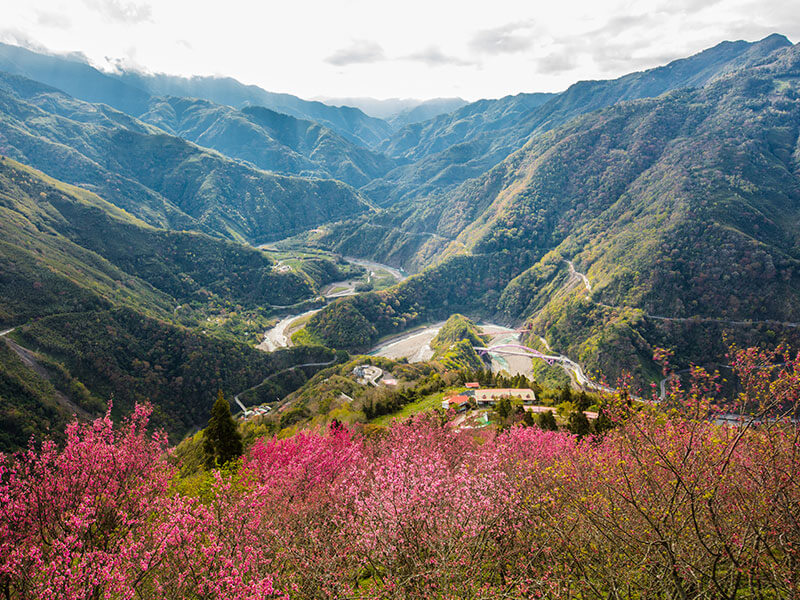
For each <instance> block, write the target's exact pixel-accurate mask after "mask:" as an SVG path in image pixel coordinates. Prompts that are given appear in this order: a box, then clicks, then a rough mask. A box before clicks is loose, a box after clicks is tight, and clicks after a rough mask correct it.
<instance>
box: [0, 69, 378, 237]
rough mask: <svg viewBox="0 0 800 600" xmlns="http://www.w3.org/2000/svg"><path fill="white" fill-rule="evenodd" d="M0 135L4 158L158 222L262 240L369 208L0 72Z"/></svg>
mask: <svg viewBox="0 0 800 600" xmlns="http://www.w3.org/2000/svg"><path fill="white" fill-rule="evenodd" d="M0 136H2V142H3V143H2V152H3V154H5V155H6V156H9V157H11V158H14V159H17V160H19V161H20V162H23V163H26V164H29V165H31V166H33V167H35V168H38V169H40V170H41V171H44V172H45V173H47V174H48V175H50V176H52V177H55V178H57V179H59V180H62V181H65V182H67V183H72V184H76V185H80V186H81V187H85V188H88V189H90V190H92V191H95V192H97V193H98V194H99V195H101V196H102V197H103V198H105V199H106V200H108V201H109V202H111V203H113V204H115V205H117V206H119V207H121V208H123V209H125V210H127V211H128V212H130V213H131V214H133V215H135V216H137V217H139V218H141V219H142V220H144V221H146V222H147V223H149V224H151V225H155V226H161V227H167V228H171V229H177V230H186V229H195V230H199V231H203V232H206V233H211V234H214V235H217V236H221V237H226V238H229V239H233V240H238V241H245V240H247V241H253V242H263V241H269V240H274V239H279V238H281V237H286V236H287V235H290V234H292V233H296V232H298V231H302V230H305V229H309V228H312V227H314V226H315V225H318V224H320V223H323V222H326V221H330V220H332V219H337V218H341V217H344V216H351V215H355V214H358V213H361V212H364V211H366V210H367V209H368V205H367V204H366V203H365V201H364V200H363V198H362V197H361V196H360V195H359V194H358V193H357V192H356V191H355V190H354V189H353V188H351V187H349V186H347V185H345V184H343V183H341V182H338V181H334V180H322V179H305V178H301V177H286V176H281V175H275V174H272V173H268V172H266V171H262V170H260V169H256V168H254V167H252V166H248V165H246V164H243V163H240V162H236V161H234V160H232V159H230V158H226V157H224V156H222V155H221V154H218V153H216V152H212V151H209V150H205V149H203V148H200V147H199V146H196V145H194V144H192V143H189V142H187V141H185V140H183V139H181V138H178V137H175V136H171V135H167V134H166V133H164V132H163V131H161V130H159V129H157V128H155V127H153V126H151V125H147V124H145V123H143V122H141V121H138V120H136V119H134V118H132V117H130V116H128V115H126V114H124V113H120V112H118V111H116V110H114V109H111V108H109V107H108V106H105V105H93V104H89V103H86V102H82V101H80V100H76V99H75V98H72V97H70V96H67V95H66V94H64V93H63V92H60V91H58V90H55V89H53V88H50V87H47V86H45V85H43V84H40V83H37V82H34V81H31V80H28V79H24V78H22V77H18V76H13V75H8V74H3V73H0Z"/></svg>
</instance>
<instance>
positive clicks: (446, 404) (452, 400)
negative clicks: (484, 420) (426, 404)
mask: <svg viewBox="0 0 800 600" xmlns="http://www.w3.org/2000/svg"><path fill="white" fill-rule="evenodd" d="M468 407H469V397H467V396H463V395H458V396H450V397H449V398H445V399H444V400H442V408H443V409H445V410H450V409H451V408H453V409H455V410H457V411H458V412H462V411H465V410H467V408H468Z"/></svg>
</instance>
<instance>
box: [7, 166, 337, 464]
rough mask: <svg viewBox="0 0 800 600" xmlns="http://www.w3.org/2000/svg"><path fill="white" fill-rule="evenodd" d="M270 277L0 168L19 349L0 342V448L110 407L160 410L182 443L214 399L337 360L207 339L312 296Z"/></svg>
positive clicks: (240, 254) (220, 247)
mask: <svg viewBox="0 0 800 600" xmlns="http://www.w3.org/2000/svg"><path fill="white" fill-rule="evenodd" d="M273 267H274V264H273V263H272V261H271V260H269V259H268V258H267V257H266V256H264V255H263V254H262V253H261V252H259V251H257V250H254V249H252V248H247V247H243V246H239V245H236V244H233V243H231V242H226V241H223V240H219V239H216V238H212V237H209V236H206V235H203V234H195V233H185V232H169V231H164V230H159V229H155V228H153V227H150V226H149V225H146V224H145V223H143V222H141V221H139V220H138V219H136V218H134V217H132V216H131V215H129V214H127V213H125V212H124V211H122V210H120V209H119V208H117V207H115V206H113V205H111V204H109V203H107V202H105V201H104V200H102V199H101V198H99V197H98V196H96V195H94V194H92V193H90V192H87V191H85V190H83V189H80V188H75V187H72V186H69V185H65V184H63V183H61V182H58V181H55V180H53V179H51V178H49V177H47V176H45V175H43V174H41V173H39V172H37V171H35V170H33V169H30V168H29V167H25V166H23V165H20V164H19V163H16V162H15V161H12V160H10V159H8V158H3V159H1V160H0V331H5V330H7V329H10V328H14V330H13V331H12V332H11V333H9V334H8V337H9V338H13V339H14V340H16V341H10V340H9V341H8V342H6V339H0V448H2V449H3V450H7V449H10V448H14V447H17V446H19V445H22V444H24V443H25V442H26V441H27V439H28V437H29V436H30V435H31V434H37V435H38V434H41V433H42V432H43V431H44V428H46V427H48V426H51V427H53V428H56V429H57V428H58V427H61V426H62V425H63V423H64V421H65V420H66V419H68V418H69V417H70V415H71V414H73V412H75V411H76V410H77V411H82V414H83V413H97V411H102V410H103V407H104V406H105V404H106V403H107V401H108V400H109V399H110V398H111V397H113V398H114V401H115V411H118V412H120V413H122V412H125V411H129V410H130V409H131V408H132V406H133V403H134V402H136V401H143V400H148V399H149V400H151V401H152V402H154V403H155V404H156V412H157V414H158V420H159V422H160V424H161V425H162V426H165V427H166V428H167V430H168V432H169V433H171V434H175V435H181V434H183V433H184V432H185V431H186V430H187V429H188V428H189V427H191V426H193V425H199V424H201V423H202V422H203V419H204V418H205V416H206V414H207V411H208V408H209V407H210V403H211V402H213V399H214V396H215V394H216V390H217V389H223V390H225V391H226V393H230V394H233V393H236V392H239V391H243V390H244V389H247V388H249V387H252V386H253V385H256V384H258V383H260V382H261V381H262V380H263V379H264V378H265V377H267V376H268V375H270V374H273V373H274V372H276V369H277V370H279V369H281V368H285V367H287V366H290V365H291V364H296V363H297V362H312V361H313V360H317V359H320V357H323V358H322V360H328V359H330V357H331V356H332V354H331V353H330V352H327V351H325V350H322V349H319V348H306V349H301V350H292V351H288V352H283V353H278V354H276V355H274V356H267V355H265V354H264V353H261V352H259V351H257V350H255V349H254V348H252V347H251V346H248V345H246V344H243V343H238V342H234V341H226V340H222V339H218V338H215V337H209V336H205V335H203V334H202V333H201V328H203V327H205V321H206V319H205V315H206V314H208V312H209V311H211V310H212V309H214V308H215V307H225V308H226V309H227V311H228V312H231V311H236V310H237V309H238V310H242V309H243V308H247V307H254V308H256V307H263V306H265V305H268V304H269V303H276V304H288V303H291V302H296V301H297V300H301V299H304V298H306V297H307V296H309V295H310V294H313V293H314V290H313V289H311V288H310V286H309V283H308V281H307V280H306V279H305V278H303V277H300V276H299V275H297V274H295V273H279V272H276V271H275V270H274V269H273ZM178 305H180V306H178ZM176 307H177V308H176ZM180 323H183V324H185V325H187V326H189V328H187V327H181V326H178V324H180ZM17 342H19V343H21V344H22V346H21V347H19V346H14V344H16V343H17ZM13 348H16V350H14V351H13V352H12V349H13ZM20 348H21V349H20ZM26 349H27V350H26ZM24 352H27V353H26V354H24V357H25V359H26V360H28V361H29V363H30V365H33V367H31V366H30V365H28V366H26V364H24V363H23V361H22V357H21V356H18V355H17V353H24ZM309 357H311V359H312V360H306V359H308V358H309ZM34 367H35V368H34ZM37 369H38V370H37Z"/></svg>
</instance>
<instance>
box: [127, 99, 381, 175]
mask: <svg viewBox="0 0 800 600" xmlns="http://www.w3.org/2000/svg"><path fill="white" fill-rule="evenodd" d="M140 119H141V120H142V121H145V122H147V123H150V124H152V125H155V126H157V127H159V128H160V129H162V130H164V131H166V132H168V133H170V134H172V135H176V136H178V137H181V138H183V139H185V140H189V141H191V142H194V143H196V144H198V145H200V146H204V147H206V148H212V149H214V150H217V151H219V152H221V153H222V154H225V155H226V156H230V157H232V158H237V159H241V160H246V161H248V162H250V163H252V164H253V165H255V166H256V167H258V168H260V169H264V170H266V171H273V172H275V173H280V174H284V175H301V176H305V177H325V178H333V179H338V180H340V181H344V182H345V183H349V184H350V185H354V186H356V187H358V186H362V185H364V184H366V183H368V182H369V181H371V180H373V179H375V178H377V177H380V176H381V175H383V174H385V173H386V172H387V171H388V170H389V169H390V168H391V167H393V166H394V164H395V162H396V161H392V160H390V159H388V158H386V157H385V156H384V155H382V154H377V153H375V152H372V151H370V150H368V149H366V148H364V147H363V146H361V145H357V144H355V143H353V142H351V141H349V140H347V139H345V138H343V137H341V136H340V135H338V134H337V133H336V132H334V131H332V130H330V129H328V128H327V127H324V126H322V125H319V124H318V123H313V122H311V121H306V120H302V119H296V118H295V117H290V116H288V115H284V114H281V113H277V112H275V111H272V110H269V109H267V108H263V107H260V106H251V107H245V108H243V109H241V110H236V109H234V108H231V107H229V106H223V105H220V104H214V103H213V102H209V101H208V100H197V99H192V98H178V97H174V96H169V97H162V98H154V99H153V100H152V101H151V103H150V107H149V109H148V111H147V112H146V113H144V114H142V115H141V116H140Z"/></svg>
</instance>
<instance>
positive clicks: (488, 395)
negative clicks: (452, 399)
mask: <svg viewBox="0 0 800 600" xmlns="http://www.w3.org/2000/svg"><path fill="white" fill-rule="evenodd" d="M501 398H521V399H522V403H523V404H533V403H535V402H536V394H535V393H534V391H533V390H532V389H530V388H519V389H517V388H497V389H482V390H476V391H475V401H476V402H477V403H478V406H493V405H495V404H497V401H498V400H500V399H501Z"/></svg>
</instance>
